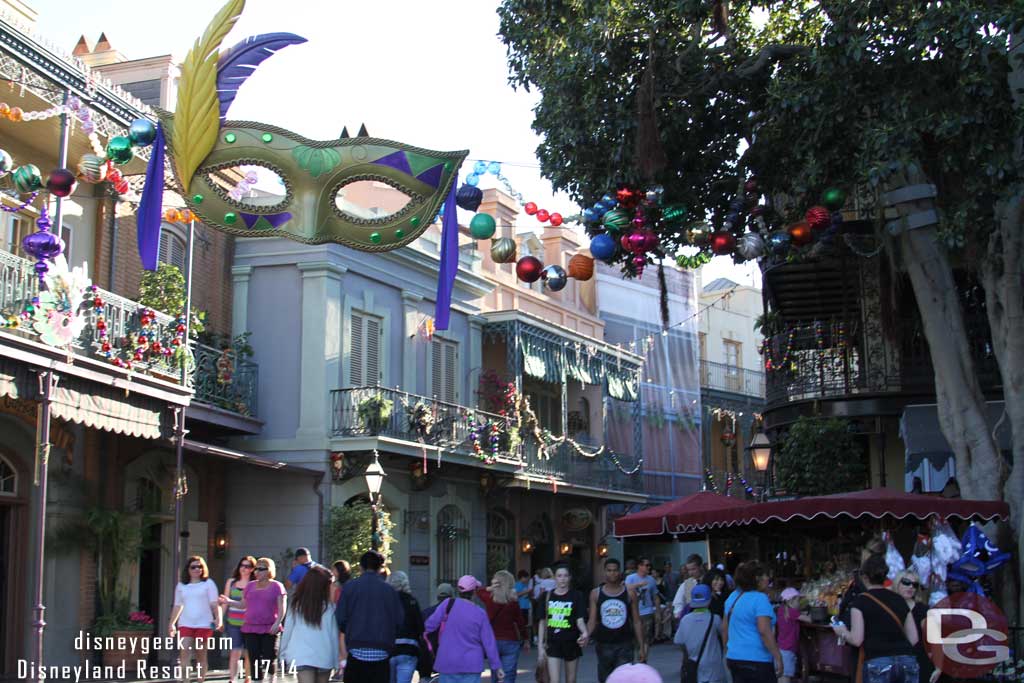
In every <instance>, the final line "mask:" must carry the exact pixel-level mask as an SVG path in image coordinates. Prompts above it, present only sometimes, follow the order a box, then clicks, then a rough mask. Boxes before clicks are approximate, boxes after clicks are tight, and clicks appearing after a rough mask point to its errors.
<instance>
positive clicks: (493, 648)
mask: <svg viewBox="0 0 1024 683" xmlns="http://www.w3.org/2000/svg"><path fill="white" fill-rule="evenodd" d="M479 587H480V582H479V581H477V580H476V579H475V578H474V577H472V576H470V575H468V574H467V575H466V576H463V577H462V578H461V579H459V582H458V592H459V597H457V598H449V599H448V600H447V601H446V602H444V603H442V604H440V605H438V606H437V609H436V610H434V613H433V614H431V615H430V618H429V619H428V620H427V625H426V632H427V633H428V634H430V633H433V632H434V631H437V632H438V648H437V652H436V657H435V659H434V670H435V671H436V672H437V673H439V674H440V675H441V678H440V683H479V681H480V675H481V673H483V670H484V664H485V660H486V663H488V664H490V667H491V675H492V676H493V677H494V678H495V679H497V680H499V681H504V680H505V672H504V671H503V670H502V668H501V657H500V656H499V655H498V644H497V641H496V640H495V638H494V630H493V629H492V628H491V624H490V623H489V622H488V620H487V613H486V612H484V611H483V610H482V609H480V608H479V607H477V606H476V605H474V604H473V602H472V599H473V595H474V593H475V592H476V590H477V588H479Z"/></svg>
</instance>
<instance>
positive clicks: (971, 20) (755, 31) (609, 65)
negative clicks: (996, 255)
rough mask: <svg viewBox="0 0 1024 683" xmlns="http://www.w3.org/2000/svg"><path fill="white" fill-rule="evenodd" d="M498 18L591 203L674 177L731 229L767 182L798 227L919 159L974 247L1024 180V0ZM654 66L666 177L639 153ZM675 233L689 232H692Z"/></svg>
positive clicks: (958, 236)
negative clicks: (823, 199)
mask: <svg viewBox="0 0 1024 683" xmlns="http://www.w3.org/2000/svg"><path fill="white" fill-rule="evenodd" d="M720 7H729V9H730V11H729V14H728V19H727V20H726V21H725V25H722V23H723V22H722V20H721V19H719V20H717V21H716V18H715V17H716V14H720V13H721V11H720V10H719V9H718V8H720ZM499 15H500V17H501V36H502V38H503V40H504V41H505V43H506V44H507V46H508V52H509V67H510V71H511V76H510V80H511V82H512V83H513V84H514V85H516V86H520V87H525V88H528V89H530V88H536V89H538V90H539V91H540V92H541V95H542V97H541V100H540V103H539V104H538V106H537V109H536V119H535V121H534V128H535V130H536V131H537V132H538V133H540V134H541V135H542V136H543V138H544V141H543V143H542V144H541V145H540V147H539V148H538V149H537V155H538V157H539V159H540V162H541V167H542V172H543V173H544V175H545V176H546V177H548V178H549V179H550V180H551V181H552V183H553V185H554V186H555V187H556V188H558V189H561V190H565V191H567V192H569V193H570V194H571V195H572V196H573V197H574V198H575V199H577V200H578V201H580V202H581V203H582V204H584V205H586V204H589V203H591V202H593V201H595V200H596V199H597V198H599V197H600V196H602V195H603V194H605V193H607V192H608V191H609V190H610V189H614V188H615V186H616V184H618V183H623V182H626V183H639V184H643V183H649V184H654V183H658V184H661V185H662V186H664V188H665V197H666V201H671V202H682V203H684V204H686V205H687V206H688V207H689V208H690V210H691V211H690V213H691V215H694V216H697V217H708V218H709V219H710V220H711V221H712V223H713V224H718V225H720V224H721V222H722V221H723V220H724V218H725V216H726V215H727V213H728V211H729V202H730V200H731V199H732V197H733V196H734V195H735V193H736V192H737V188H738V187H739V186H740V185H741V184H742V182H743V180H744V179H745V178H747V177H748V176H751V175H756V176H757V177H758V179H759V182H760V186H761V191H762V192H763V193H764V194H765V195H767V196H781V195H784V196H786V197H787V198H789V199H790V200H791V201H790V202H789V203H788V205H787V206H776V207H775V208H776V209H778V210H779V211H780V212H781V215H780V216H779V217H778V221H779V222H780V223H785V222H786V221H793V220H796V219H797V218H798V217H799V216H802V214H803V211H804V210H805V209H806V208H807V207H808V206H809V205H811V204H814V203H816V202H817V200H818V196H819V195H820V193H821V191H822V190H823V189H825V188H826V187H828V186H829V185H842V186H844V187H845V188H846V189H847V190H850V189H852V188H853V187H854V186H859V185H868V186H871V185H872V184H877V183H878V180H879V178H880V176H881V175H882V174H883V173H884V172H885V170H886V167H887V166H888V165H890V164H892V163H894V162H899V161H909V160H915V161H917V162H919V163H920V164H922V165H923V166H924V169H925V171H926V173H927V175H928V176H929V177H930V178H931V179H932V180H933V182H935V184H936V185H937V186H938V187H939V189H940V205H941V207H942V208H943V209H944V213H943V223H942V233H943V236H944V237H946V238H947V240H948V242H949V243H950V244H951V245H958V244H963V243H964V242H970V239H971V238H972V237H973V236H975V235H976V234H977V231H979V230H982V231H984V229H985V227H984V225H985V223H986V222H987V223H989V224H990V223H991V221H992V220H993V216H994V214H993V207H994V204H995V200H996V199H997V198H999V197H1000V196H1003V195H1005V194H1006V193H1007V192H1009V191H1010V189H1011V188H1012V186H1013V184H1014V183H1017V182H1018V181H1019V178H1020V173H1019V163H1018V161H1016V160H1015V159H1014V153H1015V150H1014V145H1013V143H1012V140H1013V139H1014V137H1016V136H1019V133H1020V127H1021V116H1020V112H1019V110H1015V109H1014V108H1013V107H1012V106H1011V104H1012V103H1011V98H1012V96H1011V90H1010V88H1009V87H1007V77H1008V75H1009V70H1010V69H1009V50H1008V44H1009V40H1010V34H1011V32H1012V30H1013V28H1014V27H1015V25H1016V24H1017V23H1018V22H1019V21H1020V19H1021V8H1020V3H1019V2H1005V3H999V2H988V1H983V0H960V1H952V2H950V1H943V2H916V1H915V2H893V1H891V0H842V1H839V0H837V1H833V2H810V1H807V0H804V1H803V2H792V1H776V2H765V1H753V2H732V3H726V2H707V1H705V0H649V1H644V2H640V1H638V0H632V1H629V0H617V1H614V2H608V1H599V0H561V1H559V0H546V1H545V2H533V1H531V0H505V2H503V3H502V5H501V7H500V9H499ZM716 27H717V28H716ZM722 29H724V31H723V30H722ZM648 68H651V69H652V70H653V81H654V89H653V95H654V105H655V111H656V116H657V123H658V129H659V131H660V141H661V144H662V146H663V147H664V150H665V156H666V158H667V161H668V163H667V165H666V166H665V168H664V169H663V170H662V171H660V172H659V173H657V174H656V175H655V176H654V177H651V178H645V177H644V174H643V173H642V171H641V166H642V164H641V163H639V162H640V160H639V159H638V158H637V157H636V155H635V154H634V150H635V147H636V138H637V134H638V91H639V90H640V86H641V80H642V76H643V74H644V73H645V70H646V69H648ZM661 238H662V242H663V243H667V244H669V245H673V244H674V245H683V244H685V243H686V241H685V231H684V230H679V231H677V232H676V233H675V234H663V235H661Z"/></svg>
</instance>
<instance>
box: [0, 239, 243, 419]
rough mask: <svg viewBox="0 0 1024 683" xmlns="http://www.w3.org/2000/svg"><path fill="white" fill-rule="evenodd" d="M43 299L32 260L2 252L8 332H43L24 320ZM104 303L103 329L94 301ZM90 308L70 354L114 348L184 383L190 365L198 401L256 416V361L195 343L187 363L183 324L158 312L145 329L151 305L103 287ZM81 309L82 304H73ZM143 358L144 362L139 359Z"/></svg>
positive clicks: (1, 290)
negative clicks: (178, 337)
mask: <svg viewBox="0 0 1024 683" xmlns="http://www.w3.org/2000/svg"><path fill="white" fill-rule="evenodd" d="M38 294H39V278H38V277H37V276H36V274H35V270H34V268H33V264H32V262H31V261H28V260H26V259H23V258H21V257H20V256H17V255H15V254H12V253H10V252H7V251H3V250H0V317H2V318H3V320H4V322H5V325H6V326H7V327H13V325H12V323H11V322H10V321H12V320H13V321H17V322H16V323H15V324H16V325H17V326H16V327H14V329H15V330H20V331H21V332H22V333H23V334H25V335H27V336H29V337H35V336H37V334H38V331H37V330H35V328H34V327H33V325H32V320H31V319H28V320H26V319H23V318H22V314H23V313H24V312H25V311H26V310H28V307H29V306H30V305H31V304H32V301H33V299H34V298H35V297H36V296H38ZM96 298H98V299H99V300H100V301H101V302H102V316H103V327H102V331H105V332H106V335H105V336H103V335H102V334H101V326H100V325H98V323H99V315H100V314H99V313H97V311H96V307H95V305H94V303H93V301H94V300H95V299H96ZM81 301H83V302H85V305H84V306H81V307H80V308H77V309H76V310H77V314H78V315H81V316H83V319H84V323H85V325H84V327H83V329H82V332H81V334H80V335H78V337H77V338H74V339H72V340H70V344H68V349H69V350H70V351H71V352H72V353H74V354H80V355H85V356H90V357H96V358H102V359H105V358H106V356H107V353H108V350H105V349H106V347H105V346H104V344H109V353H110V354H111V358H115V357H120V358H123V359H131V361H132V369H133V370H135V371H138V372H147V373H150V374H153V375H155V376H157V377H160V378H162V379H167V380H170V381H174V382H180V381H181V362H185V363H187V365H186V367H187V368H188V372H187V373H185V381H186V384H187V385H188V386H191V387H192V388H193V389H194V391H195V399H194V400H196V401H199V402H202V403H208V404H210V405H215V406H218V407H221V408H224V409H226V410H230V411H232V412H235V413H239V414H241V415H247V416H252V415H255V414H256V389H257V378H258V372H259V367H258V366H257V364H256V363H253V362H252V361H249V360H245V359H239V358H238V357H237V355H236V354H235V352H234V351H228V352H226V353H225V352H223V351H218V350H217V349H214V348H212V347H209V346H206V345H204V344H199V343H197V342H193V343H192V344H191V345H190V346H191V349H192V356H191V358H188V359H187V360H183V357H182V355H181V354H175V353H173V351H174V344H173V343H174V338H175V333H176V327H177V319H176V318H174V317H172V316H169V315H166V314H165V313H161V312H159V311H156V312H155V313H154V316H153V319H152V320H147V321H146V324H145V326H144V325H143V315H142V313H143V311H145V310H147V309H146V307H145V306H143V305H141V304H139V303H138V302H135V301H132V300H131V299H126V298H124V297H122V296H119V295H117V294H114V293H112V292H108V291H106V290H103V289H99V288H97V290H96V292H95V294H90V296H89V300H88V301H86V298H85V297H82V299H81ZM72 303H74V304H78V303H79V302H72ZM143 333H144V334H145V336H146V337H147V343H146V351H145V352H143V353H141V354H139V356H136V354H135V351H136V350H137V349H138V348H139V338H140V335H142V334H143ZM154 341H156V342H159V344H160V346H159V347H157V348H160V349H164V348H167V349H170V350H171V351H172V353H171V354H170V355H167V354H165V353H163V352H162V351H160V352H156V351H154V345H153V342H154ZM140 357H141V360H138V358H140Z"/></svg>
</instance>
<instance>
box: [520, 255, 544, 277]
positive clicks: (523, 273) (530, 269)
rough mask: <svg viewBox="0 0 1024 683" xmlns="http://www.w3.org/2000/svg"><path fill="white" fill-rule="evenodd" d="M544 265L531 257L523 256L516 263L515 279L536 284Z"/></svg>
mask: <svg viewBox="0 0 1024 683" xmlns="http://www.w3.org/2000/svg"><path fill="white" fill-rule="evenodd" d="M542 270H544V264H543V263H541V262H540V260H539V259H537V258H535V257H533V256H524V257H523V258H521V259H519V262H518V263H516V277H518V278H519V279H520V280H522V281H523V282H536V281H537V280H539V279H540V274H541V271H542Z"/></svg>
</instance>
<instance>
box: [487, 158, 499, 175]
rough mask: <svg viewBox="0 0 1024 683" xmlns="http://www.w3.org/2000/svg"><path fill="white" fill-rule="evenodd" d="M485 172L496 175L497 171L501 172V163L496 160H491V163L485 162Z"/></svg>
mask: <svg viewBox="0 0 1024 683" xmlns="http://www.w3.org/2000/svg"><path fill="white" fill-rule="evenodd" d="M487 172H488V173H490V174H491V175H498V174H499V173H501V164H499V163H498V162H497V161H492V162H491V163H489V164H487Z"/></svg>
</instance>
